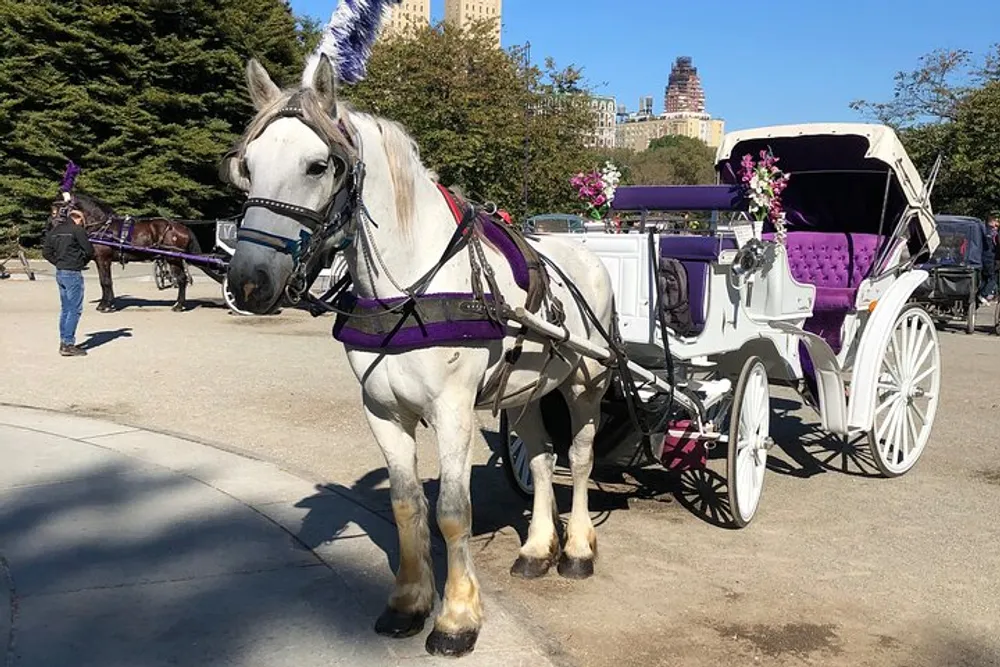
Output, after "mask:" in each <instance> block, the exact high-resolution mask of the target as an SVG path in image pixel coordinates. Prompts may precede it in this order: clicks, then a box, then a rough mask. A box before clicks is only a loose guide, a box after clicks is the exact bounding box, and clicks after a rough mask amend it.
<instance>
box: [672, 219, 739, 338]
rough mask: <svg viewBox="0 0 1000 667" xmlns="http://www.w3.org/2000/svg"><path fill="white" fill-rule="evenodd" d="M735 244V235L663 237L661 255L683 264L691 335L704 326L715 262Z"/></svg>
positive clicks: (734, 246) (699, 331)
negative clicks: (709, 284) (727, 237)
mask: <svg viewBox="0 0 1000 667" xmlns="http://www.w3.org/2000/svg"><path fill="white" fill-rule="evenodd" d="M734 248H736V242H735V240H733V239H723V238H719V237H715V236H694V235H669V236H668V235H664V236H661V237H660V258H661V259H664V258H667V259H676V260H678V261H679V262H680V263H681V265H682V266H683V267H684V271H685V273H686V274H687V281H688V295H687V296H688V302H689V304H690V308H691V325H692V331H691V332H690V333H691V335H694V336H697V335H698V334H700V333H701V332H702V331H703V330H704V329H705V318H706V315H707V312H706V309H707V307H708V281H709V276H710V267H711V265H712V262H715V261H717V260H718V259H719V253H721V252H722V251H723V250H727V249H734Z"/></svg>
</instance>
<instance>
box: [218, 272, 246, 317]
mask: <svg viewBox="0 0 1000 667" xmlns="http://www.w3.org/2000/svg"><path fill="white" fill-rule="evenodd" d="M222 298H223V299H225V301H226V305H227V306H228V307H229V310H230V311H232V312H233V313H235V314H237V315H253V313H250V312H247V311H245V310H240V309H239V308H237V307H236V299H235V298H233V293H232V292H231V291H230V289H229V276H226V277H225V278H223V279H222Z"/></svg>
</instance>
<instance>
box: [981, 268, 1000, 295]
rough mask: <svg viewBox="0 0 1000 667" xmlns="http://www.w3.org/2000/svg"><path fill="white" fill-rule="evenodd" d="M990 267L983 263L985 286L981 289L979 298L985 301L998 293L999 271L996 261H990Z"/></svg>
mask: <svg viewBox="0 0 1000 667" xmlns="http://www.w3.org/2000/svg"><path fill="white" fill-rule="evenodd" d="M988 261H989V265H988V266H987V264H986V263H985V262H984V263H983V285H982V287H980V288H979V297H980V298H982V299H985V298H986V297H988V296H993V295H995V294H996V293H997V269H996V265H995V264H994V260H992V259H990V260H988Z"/></svg>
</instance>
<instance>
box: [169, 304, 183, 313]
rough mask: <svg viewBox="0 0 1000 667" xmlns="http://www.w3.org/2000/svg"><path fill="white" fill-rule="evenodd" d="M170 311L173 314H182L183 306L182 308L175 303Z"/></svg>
mask: <svg viewBox="0 0 1000 667" xmlns="http://www.w3.org/2000/svg"><path fill="white" fill-rule="evenodd" d="M170 310H172V311H174V312H175V313H181V312H184V306H182V305H181V304H179V303H175V304H174V307H173V308H171V309H170Z"/></svg>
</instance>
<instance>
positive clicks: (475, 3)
mask: <svg viewBox="0 0 1000 667" xmlns="http://www.w3.org/2000/svg"><path fill="white" fill-rule="evenodd" d="M501 2H502V0H444V20H445V21H447V22H448V23H450V24H452V25H455V26H460V27H463V28H464V27H465V26H467V25H468V24H469V23H470V22H472V21H476V20H479V19H491V20H492V21H493V38H494V40H495V41H496V44H497V46H500V25H501V14H502V12H501Z"/></svg>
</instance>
